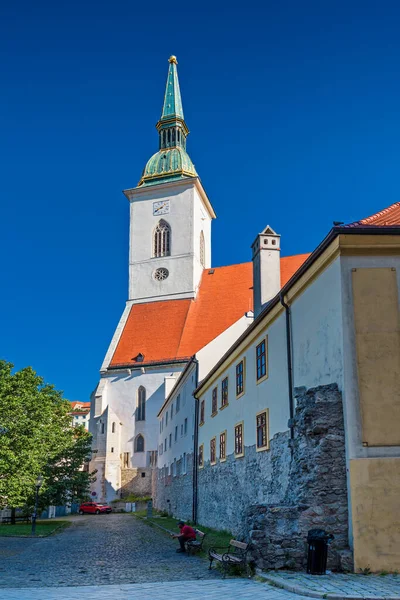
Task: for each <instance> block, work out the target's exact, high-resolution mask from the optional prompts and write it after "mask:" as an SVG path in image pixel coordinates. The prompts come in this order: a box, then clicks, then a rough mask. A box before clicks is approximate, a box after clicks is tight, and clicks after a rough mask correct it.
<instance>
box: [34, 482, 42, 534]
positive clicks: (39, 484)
mask: <svg viewBox="0 0 400 600" xmlns="http://www.w3.org/2000/svg"><path fill="white" fill-rule="evenodd" d="M42 483H43V477H42V476H41V475H39V477H38V478H37V479H36V484H35V487H36V495H35V509H34V511H33V515H32V535H35V533H36V517H37V509H38V500H39V490H40V488H41V487H42Z"/></svg>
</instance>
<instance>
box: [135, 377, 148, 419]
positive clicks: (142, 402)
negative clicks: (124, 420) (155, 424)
mask: <svg viewBox="0 0 400 600" xmlns="http://www.w3.org/2000/svg"><path fill="white" fill-rule="evenodd" d="M145 420H146V389H145V388H144V387H143V386H142V385H141V386H140V388H139V389H138V396H137V408H136V421H145Z"/></svg>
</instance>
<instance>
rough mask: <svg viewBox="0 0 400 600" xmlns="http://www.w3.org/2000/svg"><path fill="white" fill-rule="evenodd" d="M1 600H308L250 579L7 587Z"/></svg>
mask: <svg viewBox="0 0 400 600" xmlns="http://www.w3.org/2000/svg"><path fill="white" fill-rule="evenodd" d="M0 597H1V600H155V599H156V598H162V600H198V598H201V599H202V600H232V599H233V598H240V600H308V599H307V598H301V596H296V595H295V594H292V593H290V592H287V591H285V590H279V589H277V588H273V587H271V586H269V585H268V584H266V583H259V582H256V581H251V580H248V579H226V580H221V579H220V580H219V581H167V582H163V583H137V584H133V585H102V586H79V587H57V588H56V587H53V588H23V589H22V588H20V589H10V588H3V589H2V590H1V592H0Z"/></svg>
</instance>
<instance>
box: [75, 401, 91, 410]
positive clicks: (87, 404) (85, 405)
mask: <svg viewBox="0 0 400 600" xmlns="http://www.w3.org/2000/svg"><path fill="white" fill-rule="evenodd" d="M70 404H71V408H72V410H73V409H74V408H76V406H77V405H79V406H81V407H82V410H90V402H79V400H76V401H74V402H71V403H70ZM77 410H80V409H77Z"/></svg>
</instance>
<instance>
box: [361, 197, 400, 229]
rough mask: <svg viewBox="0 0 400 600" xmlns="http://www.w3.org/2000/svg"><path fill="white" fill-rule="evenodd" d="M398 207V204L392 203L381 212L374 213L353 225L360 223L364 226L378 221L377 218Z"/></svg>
mask: <svg viewBox="0 0 400 600" xmlns="http://www.w3.org/2000/svg"><path fill="white" fill-rule="evenodd" d="M399 206H400V202H393V204H391V205H390V206H387V207H386V208H383V209H382V210H380V211H378V212H377V213H374V214H373V215H370V216H369V217H365V218H364V219H360V220H359V221H355V223H362V224H363V225H366V224H367V222H368V221H372V220H375V219H378V218H379V217H382V216H384V215H386V214H388V213H389V212H391V211H392V210H393V208H397V207H399Z"/></svg>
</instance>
